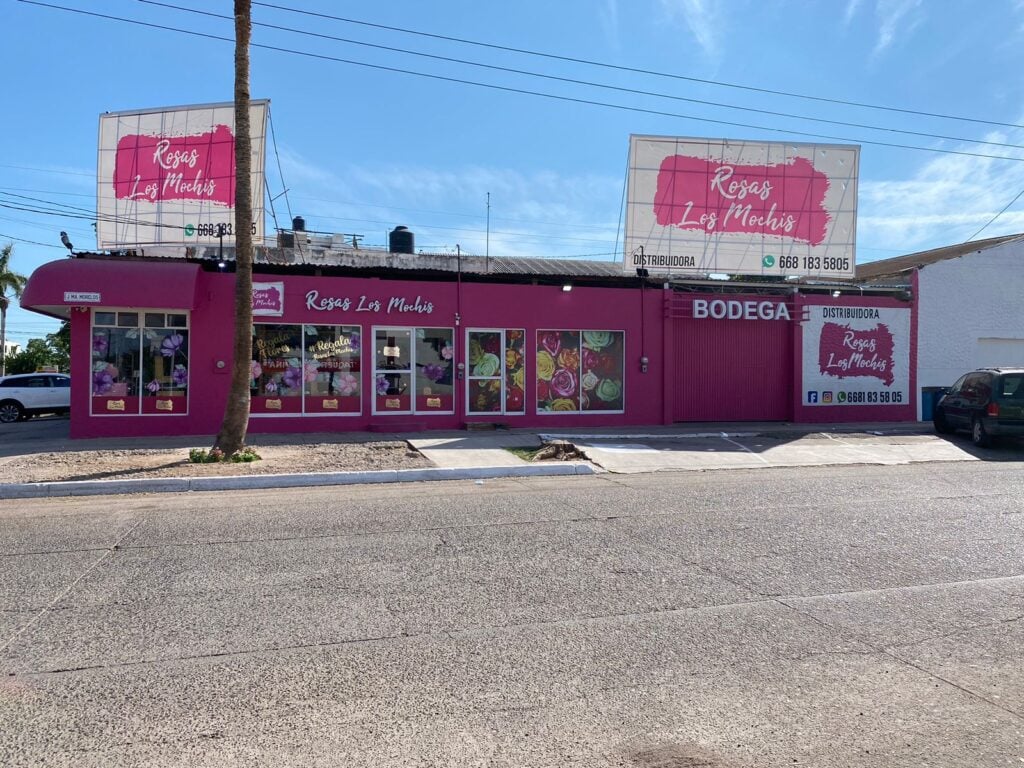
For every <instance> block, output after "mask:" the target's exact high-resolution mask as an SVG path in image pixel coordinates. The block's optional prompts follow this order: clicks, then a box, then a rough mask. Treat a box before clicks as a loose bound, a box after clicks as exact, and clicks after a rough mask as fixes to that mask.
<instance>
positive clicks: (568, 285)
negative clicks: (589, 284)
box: [562, 283, 572, 293]
mask: <svg viewBox="0 0 1024 768" xmlns="http://www.w3.org/2000/svg"><path fill="white" fill-rule="evenodd" d="M571 290H572V283H565V284H564V285H563V286H562V291H563V292H565V293H568V292H569V291H571Z"/></svg>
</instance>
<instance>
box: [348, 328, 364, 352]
mask: <svg viewBox="0 0 1024 768" xmlns="http://www.w3.org/2000/svg"><path fill="white" fill-rule="evenodd" d="M348 343H349V347H350V348H351V350H352V352H354V353H356V354H358V353H359V349H360V344H362V337H361V336H360V335H359V333H358V332H356V333H353V334H352V335H351V336H349V337H348Z"/></svg>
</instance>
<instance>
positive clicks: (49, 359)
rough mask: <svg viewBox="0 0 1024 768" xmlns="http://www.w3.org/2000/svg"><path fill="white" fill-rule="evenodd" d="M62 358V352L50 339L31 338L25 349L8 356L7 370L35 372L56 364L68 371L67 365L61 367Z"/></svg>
mask: <svg viewBox="0 0 1024 768" xmlns="http://www.w3.org/2000/svg"><path fill="white" fill-rule="evenodd" d="M60 359H61V355H60V353H59V352H58V350H56V349H54V348H53V347H52V346H51V345H50V343H49V341H48V339H29V340H28V344H26V345H25V348H24V349H22V350H19V351H17V352H15V353H14V354H13V355H8V356H7V372H8V373H12V374H13V373H34V372H35V371H38V370H41V369H43V368H45V367H47V366H56V367H57V368H58V369H60V370H65V371H66V370H67V368H66V367H63V368H62V367H61V365H60Z"/></svg>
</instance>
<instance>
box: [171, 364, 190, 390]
mask: <svg viewBox="0 0 1024 768" xmlns="http://www.w3.org/2000/svg"><path fill="white" fill-rule="evenodd" d="M171 381H173V382H174V386H176V387H184V386H186V385H187V384H188V369H187V368H186V367H185V366H184V365H181V364H180V363H179V364H178V365H176V366H174V370H173V371H171Z"/></svg>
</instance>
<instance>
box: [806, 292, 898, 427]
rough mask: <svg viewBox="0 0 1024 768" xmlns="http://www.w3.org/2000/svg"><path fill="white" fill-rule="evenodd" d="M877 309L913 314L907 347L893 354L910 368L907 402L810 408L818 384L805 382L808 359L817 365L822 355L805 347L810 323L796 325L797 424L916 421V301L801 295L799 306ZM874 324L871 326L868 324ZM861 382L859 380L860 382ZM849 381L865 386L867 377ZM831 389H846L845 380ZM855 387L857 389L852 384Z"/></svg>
mask: <svg viewBox="0 0 1024 768" xmlns="http://www.w3.org/2000/svg"><path fill="white" fill-rule="evenodd" d="M823 306H825V307H877V308H880V309H900V310H907V311H908V313H909V327H908V334H907V337H906V339H905V341H906V344H905V345H901V344H899V343H897V345H896V348H895V349H894V351H893V354H894V357H901V358H902V359H903V364H905V365H906V366H908V368H909V370H908V377H909V378H908V381H909V387H908V389H909V391H908V393H907V398H906V402H904V403H902V404H900V405H882V404H861V405H830V406H823V405H818V406H811V405H808V404H807V402H806V400H807V393H808V390H809V388H812V387H814V386H815V385H814V384H813V383H811V382H807V381H805V380H804V360H803V357H804V356H805V355H806V356H809V357H810V360H811V363H812V364H814V363H815V361H816V359H817V356H818V354H819V350H818V349H812V348H810V345H808V347H807V348H805V346H804V343H805V340H804V332H805V327H806V325H807V323H796V324H794V333H795V334H796V343H795V349H797V350H802V352H803V354H799V353H798V354H796V355H794V360H793V380H794V381H795V382H797V383H798V384H797V386H795V387H794V388H793V414H794V415H793V421H795V422H797V423H810V424H820V423H824V422H837V423H842V422H857V421H862V422H865V421H913V420H914V419H915V418H916V413H917V400H916V397H917V395H916V391H917V304H916V302H904V301H898V300H896V299H890V298H884V297H861V296H852V295H851V296H839V297H836V298H833V297H831V296H800V297H799V301H798V307H799V308H800V311H801V312H802V313H803V309H804V308H806V310H807V311H812V310H813V308H815V307H823ZM835 322H836V323H837V324H842V323H843V322H844V320H843V319H842V318H839V319H836V321H835ZM868 324H870V323H868ZM858 380H859V381H858ZM846 381H849V382H857V383H858V384H860V383H863V381H864V377H853V378H851V379H848V380H846ZM829 386H830V387H832V388H834V389H835V390H837V391H838V390H842V389H844V380H843V379H834V385H832V384H830V385H829ZM851 386H853V385H852V384H851ZM876 388H878V389H882V388H883V382H882V380H881V379H879V380H878V386H877V387H876Z"/></svg>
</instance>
